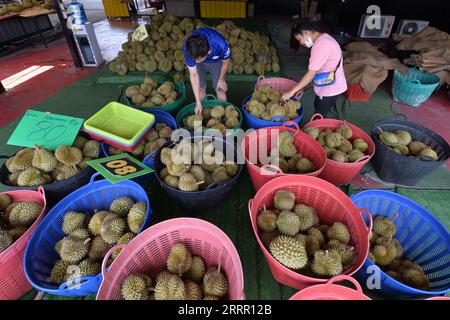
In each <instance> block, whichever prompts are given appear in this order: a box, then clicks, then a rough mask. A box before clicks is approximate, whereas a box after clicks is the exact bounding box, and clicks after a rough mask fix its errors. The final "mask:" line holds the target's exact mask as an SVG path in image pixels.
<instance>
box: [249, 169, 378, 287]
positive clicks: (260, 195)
mask: <svg viewBox="0 0 450 320" xmlns="http://www.w3.org/2000/svg"><path fill="white" fill-rule="evenodd" d="M280 189H284V190H290V191H292V192H294V193H295V195H296V201H297V202H298V203H303V204H306V205H309V206H311V207H313V208H314V209H315V210H316V212H317V215H318V216H319V218H320V221H321V222H322V223H324V224H327V225H332V224H333V223H334V222H342V223H344V224H346V225H347V227H348V228H349V231H350V234H351V243H352V245H353V246H354V247H355V256H356V257H355V262H354V264H353V266H352V267H351V268H349V269H347V270H345V272H344V274H346V275H349V276H351V275H352V274H354V273H355V272H356V271H358V270H359V269H360V268H361V266H362V265H363V264H364V261H365V260H366V258H367V254H368V252H369V233H370V230H372V216H371V215H370V213H369V212H368V211H367V210H365V209H358V208H357V207H356V206H355V205H354V204H353V202H352V201H351V200H350V198H349V197H348V196H347V195H346V194H345V193H343V192H342V191H341V190H340V189H339V188H337V187H336V186H334V185H332V184H331V183H329V182H327V181H324V180H322V179H319V178H316V177H310V176H304V175H301V176H289V177H280V178H276V179H273V180H271V181H269V182H267V183H266V184H265V185H264V186H262V188H261V189H259V191H258V192H257V193H256V195H255V197H254V198H253V199H250V200H249V202H248V210H249V213H250V219H251V222H252V226H253V232H254V233H255V236H256V240H257V241H258V244H259V246H260V247H261V250H262V251H263V254H264V257H265V259H266V261H267V264H268V265H269V268H270V271H271V272H272V276H273V277H274V278H275V280H276V281H278V282H280V283H282V284H284V285H287V286H289V287H292V288H296V289H303V288H306V287H309V286H311V285H315V284H320V283H325V282H327V281H328V279H320V278H312V277H308V276H305V275H302V274H299V273H297V272H295V271H293V270H290V269H288V268H286V267H285V266H283V265H282V264H281V263H279V262H278V261H277V260H276V259H275V258H274V257H273V256H272V255H271V254H270V252H269V251H268V250H267V249H266V247H265V246H264V245H263V243H262V242H261V240H260V239H259V230H258V224H257V221H256V220H257V219H256V218H257V216H258V213H259V211H260V210H262V209H263V208H264V207H267V208H271V207H273V197H274V195H275V192H276V191H277V190H280ZM362 214H364V215H365V216H366V217H367V219H368V221H369V226H368V227H367V226H366V224H365V222H364V218H363V217H362Z"/></svg>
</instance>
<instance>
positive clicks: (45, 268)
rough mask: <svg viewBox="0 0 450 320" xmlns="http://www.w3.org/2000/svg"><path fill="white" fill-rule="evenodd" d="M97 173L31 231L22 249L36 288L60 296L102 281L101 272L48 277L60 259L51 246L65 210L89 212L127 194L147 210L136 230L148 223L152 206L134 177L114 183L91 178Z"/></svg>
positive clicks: (86, 291)
mask: <svg viewBox="0 0 450 320" xmlns="http://www.w3.org/2000/svg"><path fill="white" fill-rule="evenodd" d="M98 176H99V174H98V173H97V174H95V175H94V176H92V178H91V181H90V183H89V184H88V185H86V186H84V187H82V188H80V189H78V190H76V191H74V192H73V193H71V194H70V195H68V196H67V197H65V198H64V199H62V200H61V201H60V202H59V203H58V204H57V205H56V206H54V207H53V209H52V210H50V211H49V213H48V214H47V215H46V217H45V218H44V220H43V221H42V223H41V224H40V225H39V226H38V227H37V228H36V231H35V232H34V233H33V236H32V237H31V239H30V241H29V243H28V245H27V249H26V252H25V256H24V269H25V274H26V276H27V278H28V280H29V281H30V283H31V284H32V285H33V287H34V288H36V289H37V290H38V291H44V292H47V293H50V294H54V295H61V296H85V295H88V294H92V293H96V292H97V290H98V288H99V287H100V283H101V282H102V275H101V273H100V274H98V275H96V276H83V277H80V278H76V279H74V280H71V281H68V282H65V283H63V284H61V285H59V286H58V285H56V284H53V283H50V282H48V281H47V278H48V277H49V276H50V273H51V270H52V268H53V266H54V264H55V262H56V261H57V260H58V259H59V257H58V254H57V253H56V251H55V249H54V246H55V244H56V242H58V241H59V240H61V239H62V238H63V237H64V236H65V234H64V233H63V231H62V230H61V226H62V222H63V219H64V215H65V214H66V212H67V211H70V210H73V211H76V212H83V213H85V214H89V215H92V214H93V212H94V210H95V209H106V208H109V207H110V205H111V203H112V202H113V201H114V200H115V199H116V198H119V197H123V196H128V197H131V198H133V199H135V200H136V201H137V202H139V201H142V202H145V203H146V204H147V207H148V210H149V211H148V212H147V217H146V219H145V221H144V223H143V225H142V227H141V230H139V232H141V231H142V230H144V229H146V228H147V227H149V226H150V217H151V208H150V203H149V200H148V196H147V193H146V192H145V190H144V189H142V188H141V187H140V186H139V185H138V184H137V183H135V182H133V181H122V182H118V183H116V184H111V183H110V182H109V181H107V180H100V181H94V179H95V178H96V177H98ZM77 281H80V284H79V285H76V286H73V284H74V283H75V282H77ZM71 285H72V286H71Z"/></svg>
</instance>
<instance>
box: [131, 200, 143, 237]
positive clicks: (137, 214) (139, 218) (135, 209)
mask: <svg viewBox="0 0 450 320" xmlns="http://www.w3.org/2000/svg"><path fill="white" fill-rule="evenodd" d="M147 210H148V208H147V205H146V204H145V203H144V202H137V203H135V204H134V205H133V206H132V207H131V209H130V212H129V213H128V218H127V221H128V227H129V228H130V231H131V232H133V233H135V234H137V233H138V232H139V230H140V229H141V227H142V225H143V224H144V221H145V218H146V216H147Z"/></svg>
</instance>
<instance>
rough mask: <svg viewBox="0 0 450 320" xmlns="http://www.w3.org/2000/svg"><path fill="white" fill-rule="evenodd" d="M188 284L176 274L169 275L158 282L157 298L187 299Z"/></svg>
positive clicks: (156, 288)
mask: <svg viewBox="0 0 450 320" xmlns="http://www.w3.org/2000/svg"><path fill="white" fill-rule="evenodd" d="M185 299H186V286H185V285H184V282H183V280H181V278H180V277H179V276H177V275H175V274H171V275H167V276H166V277H163V278H161V279H160V280H159V281H157V282H156V287H155V300H185Z"/></svg>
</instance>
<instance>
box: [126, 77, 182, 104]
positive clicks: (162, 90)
mask: <svg viewBox="0 0 450 320" xmlns="http://www.w3.org/2000/svg"><path fill="white" fill-rule="evenodd" d="M125 95H126V96H127V97H128V98H129V99H130V101H131V102H132V103H133V105H136V106H138V107H141V108H157V107H161V106H165V105H168V104H171V103H174V102H175V101H177V100H178V98H179V97H180V94H179V93H178V92H177V91H176V90H175V84H174V83H173V82H171V81H166V82H164V83H163V84H161V85H158V82H157V81H156V80H154V79H152V78H150V77H148V76H146V77H145V78H144V82H143V83H142V84H141V85H140V86H139V85H132V86H129V87H128V88H127V89H126V90H125Z"/></svg>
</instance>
